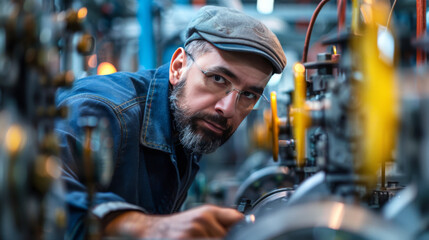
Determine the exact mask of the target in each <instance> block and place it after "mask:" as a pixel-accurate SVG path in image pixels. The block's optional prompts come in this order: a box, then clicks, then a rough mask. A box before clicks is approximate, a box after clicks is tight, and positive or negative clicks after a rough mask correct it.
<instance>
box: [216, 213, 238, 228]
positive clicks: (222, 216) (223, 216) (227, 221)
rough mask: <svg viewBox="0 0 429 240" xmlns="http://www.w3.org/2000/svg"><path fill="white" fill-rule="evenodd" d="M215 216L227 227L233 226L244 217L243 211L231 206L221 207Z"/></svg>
mask: <svg viewBox="0 0 429 240" xmlns="http://www.w3.org/2000/svg"><path fill="white" fill-rule="evenodd" d="M215 216H216V218H217V220H218V221H219V223H220V224H221V225H222V226H223V227H225V228H229V227H231V226H232V225H234V224H235V223H237V222H238V221H240V220H242V219H243V218H244V215H243V214H242V213H240V212H239V211H237V210H235V209H231V208H219V209H218V211H217V212H216V215H215Z"/></svg>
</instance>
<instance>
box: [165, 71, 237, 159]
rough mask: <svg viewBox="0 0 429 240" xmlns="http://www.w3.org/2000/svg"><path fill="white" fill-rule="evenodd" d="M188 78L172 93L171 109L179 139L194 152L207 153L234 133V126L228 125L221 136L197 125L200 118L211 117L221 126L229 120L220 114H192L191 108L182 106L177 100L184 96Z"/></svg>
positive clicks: (210, 118) (225, 124)
mask: <svg viewBox="0 0 429 240" xmlns="http://www.w3.org/2000/svg"><path fill="white" fill-rule="evenodd" d="M185 85H186V79H182V80H181V81H180V82H179V83H178V84H177V86H176V87H175V88H174V89H173V90H172V92H171V94H170V109H171V111H172V114H173V118H174V124H175V127H176V129H177V131H178V132H179V140H180V143H181V144H182V145H183V147H184V148H186V149H189V150H190V151H192V152H194V153H200V154H206V153H212V152H214V151H215V150H216V149H217V148H218V147H220V146H221V145H222V144H223V143H225V142H226V140H228V139H229V137H230V136H231V135H232V128H231V127H227V129H226V131H225V132H224V133H223V134H222V136H219V135H217V134H215V133H213V132H211V131H210V130H208V129H205V128H201V127H199V126H198V125H197V120H198V119H209V120H211V121H213V122H216V123H218V124H219V125H221V126H225V127H226V126H227V123H226V122H227V120H226V119H225V118H224V117H222V116H220V115H215V116H213V115H209V114H204V113H195V114H190V113H189V110H188V109H187V108H186V107H184V108H181V107H180V106H179V105H178V104H177V102H178V101H180V99H181V98H182V96H183V91H184V87H185Z"/></svg>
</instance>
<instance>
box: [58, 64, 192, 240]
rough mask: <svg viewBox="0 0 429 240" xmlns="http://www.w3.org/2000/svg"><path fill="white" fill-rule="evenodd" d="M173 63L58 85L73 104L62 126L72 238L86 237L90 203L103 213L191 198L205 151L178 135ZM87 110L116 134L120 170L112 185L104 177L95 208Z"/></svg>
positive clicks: (158, 208)
mask: <svg viewBox="0 0 429 240" xmlns="http://www.w3.org/2000/svg"><path fill="white" fill-rule="evenodd" d="M168 69H169V66H168V65H164V66H161V67H160V68H158V69H156V70H143V71H139V72H136V73H125V72H120V73H115V74H112V75H107V76H92V77H88V78H83V79H79V80H77V81H76V82H75V83H74V85H73V87H72V88H71V89H67V90H65V89H61V90H59V91H58V92H57V99H56V102H57V106H58V107H59V106H67V107H68V109H69V116H68V118H67V119H66V120H61V121H58V123H57V126H56V133H57V135H58V138H59V141H60V146H61V160H62V168H63V174H62V179H63V180H64V181H65V184H66V191H67V193H66V202H67V205H68V210H69V211H68V225H67V236H66V237H67V238H72V239H76V238H82V237H83V229H84V225H85V224H84V220H85V216H86V213H87V212H88V209H90V210H89V211H91V212H92V213H93V214H95V215H96V216H98V217H100V218H103V217H104V216H106V215H107V214H109V213H112V212H114V211H121V210H138V211H143V212H146V213H149V214H168V213H173V212H176V211H178V210H179V208H180V206H181V205H182V203H183V202H184V200H185V198H186V195H187V190H188V188H189V187H190V185H191V183H192V181H193V179H194V178H195V175H196V173H197V171H198V169H199V165H198V161H199V159H200V157H201V156H200V155H198V154H194V153H190V152H187V151H186V150H184V149H183V147H182V146H181V145H180V144H178V143H177V142H178V141H175V137H174V136H175V134H174V130H173V123H172V119H171V118H172V115H171V114H170V106H169V99H168V96H169V79H168V74H169V72H168ZM84 117H96V118H98V119H102V118H104V119H107V120H108V122H109V126H110V129H111V136H112V138H113V144H112V150H113V176H112V179H111V182H110V184H109V185H108V186H100V185H97V189H96V194H95V196H94V199H93V205H92V208H90V207H89V206H88V205H89V203H88V198H87V190H86V189H87V188H86V186H85V185H84V183H83V181H82V171H83V170H82V163H81V162H82V154H81V153H79V149H81V148H82V142H83V135H84V134H83V131H82V129H81V127H80V126H81V125H80V124H79V121H80V120H79V119H82V118H84ZM180 166H182V167H180Z"/></svg>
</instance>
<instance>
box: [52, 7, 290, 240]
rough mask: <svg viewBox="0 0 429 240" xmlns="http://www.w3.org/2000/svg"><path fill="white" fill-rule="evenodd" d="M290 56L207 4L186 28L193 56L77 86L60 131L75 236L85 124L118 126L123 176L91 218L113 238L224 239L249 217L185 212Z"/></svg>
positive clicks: (256, 28)
mask: <svg viewBox="0 0 429 240" xmlns="http://www.w3.org/2000/svg"><path fill="white" fill-rule="evenodd" d="M285 65H286V58H285V56H284V52H283V50H282V48H281V45H280V43H279V42H278V40H277V38H276V37H275V35H274V34H273V33H272V32H271V31H270V30H268V29H267V28H266V27H265V26H264V25H263V24H261V23H260V22H259V21H257V20H255V19H253V18H251V17H249V16H247V15H244V14H243V13H240V12H238V11H235V10H231V9H227V8H223V7H213V6H207V7H203V8H202V9H200V11H199V12H198V15H197V17H196V18H195V19H194V20H193V21H191V23H190V24H189V25H188V27H187V29H186V42H185V49H183V48H178V49H177V50H176V51H175V53H174V54H173V56H172V58H171V62H170V64H169V65H164V66H161V67H160V68H158V69H156V70H144V71H140V72H137V73H116V74H112V75H108V76H97V77H90V78H86V79H80V80H78V81H76V83H75V84H74V87H73V89H71V90H68V91H62V92H59V94H58V96H57V102H58V105H59V106H68V107H69V111H70V117H69V119H68V120H67V122H62V123H60V124H59V125H58V131H57V132H58V134H59V136H60V141H61V146H62V158H63V162H64V164H63V168H64V171H63V179H64V180H65V182H66V184H67V196H66V198H67V199H66V201H67V203H68V206H69V221H68V237H70V238H77V237H81V236H82V229H83V226H84V223H83V220H84V218H85V213H86V212H87V211H88V208H89V207H88V198H87V195H86V187H85V186H84V184H82V179H81V177H80V176H81V175H80V172H82V171H83V170H82V166H80V165H79V164H78V158H79V156H78V150H77V147H75V146H78V145H79V144H82V143H80V142H79V141H80V138H79V132H81V130H80V126H81V125H80V124H79V121H80V120H79V119H82V118H83V117H91V116H95V117H97V118H99V119H101V118H105V119H108V120H109V123H110V127H111V130H112V134H113V140H114V141H113V148H112V150H113V156H114V174H113V177H112V181H111V183H110V185H109V186H108V187H104V188H103V187H98V188H97V193H96V194H95V196H94V200H93V203H94V205H93V206H94V207H92V208H91V209H90V210H89V211H91V213H92V214H94V215H95V216H97V217H98V218H99V219H100V220H101V223H102V224H103V225H102V226H103V230H104V234H106V235H118V234H126V235H131V236H135V237H139V238H145V237H146V238H164V239H183V238H201V237H223V236H225V234H226V232H227V231H228V229H229V227H230V226H232V225H233V224H234V223H236V222H237V221H239V220H241V219H242V215H241V214H240V213H239V212H237V211H236V210H233V209H227V208H220V207H216V206H211V205H208V206H202V207H198V208H195V209H191V210H188V211H184V212H181V213H177V211H178V210H179V208H180V206H181V205H182V203H183V201H184V200H185V198H186V194H187V190H188V188H189V186H190V185H191V183H192V180H193V179H194V177H195V174H196V172H197V171H198V169H199V167H198V162H199V159H200V157H201V154H204V153H209V152H213V151H214V150H215V149H216V148H217V147H219V146H220V145H221V144H223V143H224V142H225V141H226V140H227V139H228V138H229V137H230V136H231V135H232V133H233V132H234V131H235V130H236V129H237V127H238V125H239V124H240V123H241V121H242V120H243V119H244V118H245V117H246V116H247V114H249V113H250V111H251V110H252V108H253V106H254V105H255V103H256V102H257V101H258V100H259V99H260V98H265V97H264V96H262V92H263V89H264V87H265V85H266V84H267V82H268V80H269V79H270V77H271V76H272V74H273V73H280V72H281V71H282V70H283V68H284V67H285Z"/></svg>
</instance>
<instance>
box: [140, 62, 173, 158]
mask: <svg viewBox="0 0 429 240" xmlns="http://www.w3.org/2000/svg"><path fill="white" fill-rule="evenodd" d="M169 67H170V65H169V64H165V65H163V66H161V67H159V68H158V69H156V71H155V73H154V75H153V77H152V79H151V81H150V85H149V90H148V92H147V97H146V107H145V111H144V116H143V122H142V127H141V136H140V142H141V144H143V145H144V146H147V147H150V148H153V149H157V150H161V151H165V152H168V153H172V146H173V140H172V139H173V138H172V121H171V114H170V101H169Z"/></svg>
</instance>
